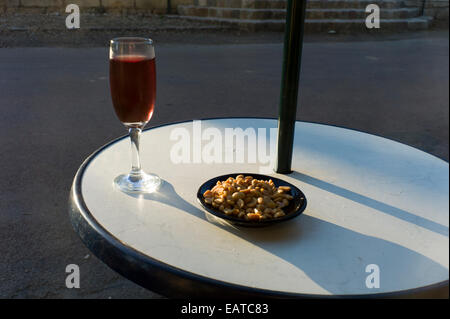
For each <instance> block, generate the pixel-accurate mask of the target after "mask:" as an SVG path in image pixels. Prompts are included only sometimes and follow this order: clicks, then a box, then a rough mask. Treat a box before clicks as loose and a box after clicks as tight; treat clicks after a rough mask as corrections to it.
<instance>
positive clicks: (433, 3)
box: [424, 0, 449, 23]
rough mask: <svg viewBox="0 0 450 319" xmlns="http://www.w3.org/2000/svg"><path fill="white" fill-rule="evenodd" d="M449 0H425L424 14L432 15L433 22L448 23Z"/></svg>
mask: <svg viewBox="0 0 450 319" xmlns="http://www.w3.org/2000/svg"><path fill="white" fill-rule="evenodd" d="M448 2H449V0H425V6H424V15H426V16H429V17H433V18H434V20H435V22H437V23H439V22H441V23H442V22H447V23H448V20H449V19H448Z"/></svg>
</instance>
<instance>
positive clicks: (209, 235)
mask: <svg viewBox="0 0 450 319" xmlns="http://www.w3.org/2000/svg"><path fill="white" fill-rule="evenodd" d="M276 127H277V121H276V120H274V119H256V118H227V119H211V120H203V121H201V122H192V121H189V122H183V123H178V124H170V125H164V126H160V127H156V128H152V129H149V130H146V131H145V132H144V133H143V134H142V137H141V153H142V154H141V161H142V164H143V168H144V170H145V171H147V172H152V173H156V174H158V175H159V176H160V177H161V178H162V179H163V181H164V183H163V185H162V187H161V189H160V191H159V192H158V193H153V194H146V195H130V194H126V193H122V192H120V191H119V190H117V189H115V187H114V185H113V179H114V178H115V177H116V176H117V175H119V174H121V173H124V172H128V171H129V169H130V156H131V155H130V143H129V139H128V138H125V137H122V138H119V139H117V140H115V141H112V142H111V143H109V144H107V145H105V146H103V147H102V148H100V149H99V150H97V151H96V152H95V153H93V154H92V155H91V156H90V157H89V158H88V159H86V161H85V162H84V163H83V164H82V166H81V167H80V169H79V170H78V172H77V174H76V176H75V179H74V183H73V187H72V190H71V194H70V201H69V214H70V219H71V222H72V224H73V227H74V229H75V231H76V232H77V233H78V234H79V236H80V237H81V239H82V241H83V242H84V244H85V245H86V246H87V247H88V248H89V249H90V250H91V251H92V252H93V253H94V254H95V255H96V256H97V257H98V258H99V259H100V260H102V261H103V262H104V263H105V264H107V265H108V266H109V267H111V268H112V269H114V270H115V271H117V272H118V273H120V274H121V275H123V276H124V277H126V278H128V279H129V280H132V281H133V282H135V283H137V284H139V285H141V286H143V287H145V288H148V289H150V290H152V291H155V292H158V293H160V294H162V295H165V296H168V297H336V296H340V297H342V296H344V297H355V296H356V297H361V296H362V297H410V296H420V297H423V296H429V297H436V296H437V297H448V277H449V268H448V267H449V237H448V234H449V232H448V225H449V166H448V163H447V162H444V161H442V160H440V159H438V158H436V157H434V156H432V155H430V154H427V153H424V152H422V151H420V150H417V149H415V148H412V147H410V146H407V145H404V144H401V143H398V142H395V141H392V140H388V139H385V138H382V137H378V136H374V135H370V134H366V133H362V132H358V131H355V130H350V129H345V128H339V127H334V126H328V125H321V124H314V123H308V122H297V123H296V127H295V143H294V144H295V145H294V150H293V165H292V168H293V173H291V174H288V175H282V174H276V173H274V172H273V171H271V168H270V167H271V166H270V165H271V164H270V161H269V160H270V156H269V154H270V150H271V149H272V150H273V149H274V148H275V143H272V148H271V147H270V143H269V141H270V138H269V137H270V129H271V128H272V133H274V132H276V130H275V129H276ZM234 128H242V129H243V130H246V129H247V130H246V131H245V132H246V133H248V136H249V138H248V140H246V142H245V143H246V144H245V147H242V145H240V144H239V142H238V141H237V140H236V141H234V140H233V141H234V142H233V144H230V143H226V139H227V133H230V131H231V130H230V129H234ZM275 137H276V135H275ZM202 138H203V139H202ZM264 138H265V139H266V142H267V143H263V142H264ZM258 141H262V142H261V143H260V144H259V145H257V144H258ZM272 142H275V141H274V140H273V139H272ZM242 150H245V154H243V156H242V154H241V157H239V154H238V153H239V152H240V151H242ZM230 152H231V154H232V155H238V156H237V157H236V158H235V159H234V161H232V162H231V163H228V162H226V161H225V157H226V156H225V154H230ZM202 154H203V156H202ZM208 154H209V155H211V154H213V155H215V157H211V156H208ZM242 157H243V159H244V160H243V161H242ZM211 158H213V160H211ZM255 158H256V160H255ZM241 172H244V173H247V172H248V174H249V175H250V174H251V173H255V174H256V173H263V174H267V173H269V174H270V175H271V176H275V177H278V178H281V179H283V180H286V181H288V182H289V183H292V184H294V185H296V186H297V187H299V188H300V189H301V190H302V191H303V192H304V194H305V195H306V198H307V202H308V204H307V207H306V210H305V211H304V212H303V214H301V215H300V216H298V217H296V218H294V219H291V220H289V221H286V222H284V223H280V224H277V225H272V226H268V227H263V228H244V227H235V226H232V225H230V224H227V223H226V222H224V221H223V220H222V219H217V218H212V217H211V216H210V215H205V211H204V210H203V209H202V207H201V206H200V204H199V203H198V202H197V199H196V193H197V189H198V188H199V186H200V185H201V184H202V183H203V182H205V181H206V180H208V179H210V178H213V177H215V176H219V175H224V174H228V173H241Z"/></svg>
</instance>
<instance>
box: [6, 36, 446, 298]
mask: <svg viewBox="0 0 450 319" xmlns="http://www.w3.org/2000/svg"><path fill="white" fill-rule="evenodd" d="M448 40H449V38H448V32H437V33H435V34H433V33H431V34H427V36H425V37H416V38H414V39H404V38H403V39H401V40H393V41H366V42H364V41H353V42H345V41H344V42H329V43H328V42H320V41H316V42H312V43H306V44H305V47H304V58H303V68H302V73H301V87H300V98H299V110H298V116H297V118H298V119H299V120H307V121H316V122H321V123H329V124H334V125H341V126H346V127H351V128H355V129H358V130H363V131H366V132H370V133H374V134H379V135H382V136H385V137H388V138H392V139H395V140H398V141H401V142H403V143H406V144H409V145H412V146H414V147H417V148H419V149H422V150H424V151H426V152H430V153H432V154H434V155H436V156H438V157H441V158H443V159H445V160H446V161H448V158H449V130H448V128H449V89H448V87H449V71H448V70H449V41H448ZM156 54H157V74H158V98H157V107H156V110H155V114H154V118H153V119H152V121H151V122H150V124H149V126H155V125H159V124H162V123H169V122H174V121H181V120H191V119H200V118H208V117H223V116H258V117H276V116H277V103H278V97H279V85H280V70H281V57H282V45H281V44H280V43H260V44H237V45H192V44H183V45H178V44H160V45H158V46H157V48H156ZM107 57H108V52H107V49H106V48H79V49H75V48H9V49H0V108H1V112H0V130H1V134H0V145H1V156H0V252H1V259H0V297H2V298H12V297H16V298H108V297H112V298H141V297H142V298H148V297H159V296H158V295H156V294H153V293H151V292H147V291H145V290H144V289H142V288H140V287H138V286H136V285H134V284H133V283H131V282H129V281H128V280H126V279H124V278H122V277H120V276H119V275H117V274H116V273H114V272H113V271H112V270H110V269H109V268H108V267H107V266H105V265H104V264H102V263H101V262H100V261H98V260H97V259H96V258H95V257H93V256H92V255H91V254H90V252H89V251H88V250H87V249H86V248H85V247H84V246H83V244H82V243H81V241H80V240H79V238H78V237H77V235H76V234H75V233H74V232H73V230H72V228H71V225H70V222H69V219H68V215H67V199H68V193H69V189H70V186H71V182H72V179H73V176H74V174H75V172H76V171H77V168H78V167H79V165H80V164H81V163H82V161H83V160H84V159H85V158H86V157H87V156H88V155H89V154H90V153H92V152H93V151H94V150H95V149H96V148H98V147H99V146H101V145H103V144H105V143H107V142H108V141H109V140H111V139H113V138H115V137H118V136H120V135H123V134H125V130H124V128H123V127H122V126H121V124H120V123H119V121H118V120H117V119H116V118H115V115H114V112H113V109H112V106H111V100H110V95H109V87H108V64H107V62H108V60H107ZM72 263H74V264H78V265H79V266H80V269H81V288H80V289H67V288H66V287H65V277H66V273H65V267H66V265H68V264H72Z"/></svg>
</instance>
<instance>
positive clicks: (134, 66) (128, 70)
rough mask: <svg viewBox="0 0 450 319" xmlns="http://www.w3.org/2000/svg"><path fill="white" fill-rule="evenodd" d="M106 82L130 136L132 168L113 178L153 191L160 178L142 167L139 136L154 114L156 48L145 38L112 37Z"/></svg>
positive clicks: (127, 188) (134, 189) (133, 189)
mask: <svg viewBox="0 0 450 319" xmlns="http://www.w3.org/2000/svg"><path fill="white" fill-rule="evenodd" d="M109 83H110V88H111V97H112V101H113V105H114V110H115V112H116V115H117V117H118V118H119V120H120V121H121V122H122V123H123V124H124V125H125V127H126V128H127V129H128V132H129V135H130V140H131V172H130V173H129V174H122V175H119V176H117V177H116V178H115V179H114V183H115V185H116V186H117V187H118V188H119V189H120V190H122V191H124V192H127V193H152V192H155V191H157V190H158V189H159V187H160V185H161V179H160V178H159V177H158V176H157V175H154V174H147V173H145V172H144V171H143V170H142V169H141V162H140V158H139V138H140V135H141V132H142V129H143V128H144V126H145V125H146V124H147V123H148V121H150V118H151V117H152V115H153V110H154V107H155V99H156V70H155V49H154V46H153V41H152V40H151V39H146V38H136V37H125V38H115V39H112V40H111V42H110V49H109Z"/></svg>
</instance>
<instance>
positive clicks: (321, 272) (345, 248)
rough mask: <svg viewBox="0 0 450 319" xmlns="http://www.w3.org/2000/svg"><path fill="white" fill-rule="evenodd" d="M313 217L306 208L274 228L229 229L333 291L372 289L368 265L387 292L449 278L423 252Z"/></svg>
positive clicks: (364, 290) (444, 270) (374, 290)
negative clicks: (377, 271)
mask: <svg viewBox="0 0 450 319" xmlns="http://www.w3.org/2000/svg"><path fill="white" fill-rule="evenodd" d="M311 215H312V216H311ZM313 215H314V211H308V215H306V214H303V215H300V216H299V217H297V218H295V219H293V220H291V221H290V222H286V223H284V224H280V225H277V226H273V227H267V228H264V229H243V228H240V229H229V231H230V232H232V233H234V234H235V235H237V236H239V237H241V238H242V239H244V240H247V241H249V242H251V243H253V244H254V245H256V246H258V247H260V248H262V249H264V250H265V251H268V252H270V253H272V254H273V255H275V256H278V257H279V258H282V259H283V260H285V261H287V262H288V263H290V264H292V265H294V266H295V267H297V268H298V269H300V270H302V271H303V272H304V273H305V274H306V275H307V276H308V277H309V278H311V279H312V280H313V281H314V282H315V283H316V284H318V285H319V286H321V287H322V288H324V289H326V290H327V291H329V292H330V293H332V294H339V293H342V291H352V292H353V293H354V292H355V291H359V292H360V293H376V292H377V289H368V288H366V286H365V282H366V277H367V276H368V275H369V273H366V266H367V265H369V264H376V265H378V267H379V269H380V288H382V289H383V290H387V291H389V290H394V291H395V290H398V289H399V288H400V287H402V288H403V287H409V286H408V283H411V280H414V281H416V280H417V278H419V281H420V280H423V283H419V284H420V285H421V286H424V285H427V284H429V283H430V282H433V281H435V282H438V281H440V280H442V278H448V270H447V269H446V268H445V267H443V266H442V265H440V264H438V263H436V262H434V261H433V260H431V259H429V258H428V257H426V256H424V255H422V254H419V253H417V252H415V251H413V250H411V249H409V248H406V247H403V246H400V245H398V244H395V243H392V242H389V241H386V240H384V239H380V238H376V237H373V236H367V235H364V234H361V233H359V232H356V231H353V230H350V229H347V228H344V227H341V226H338V225H336V224H332V223H329V222H327V221H324V220H321V219H318V218H315V217H313ZM420 271H422V272H423V275H422V274H421V273H419V274H418V272H420ZM413 278H414V279H413Z"/></svg>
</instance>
